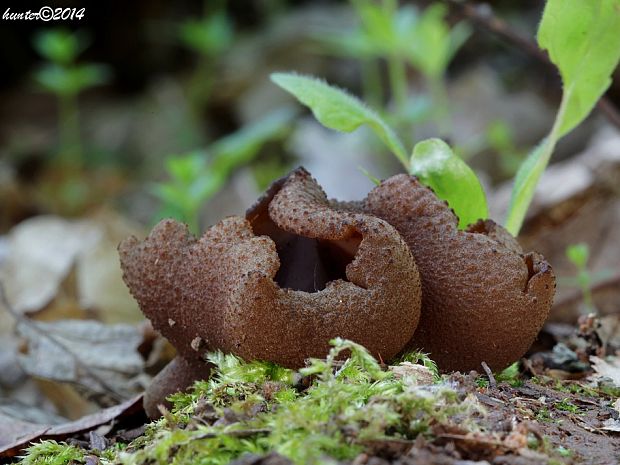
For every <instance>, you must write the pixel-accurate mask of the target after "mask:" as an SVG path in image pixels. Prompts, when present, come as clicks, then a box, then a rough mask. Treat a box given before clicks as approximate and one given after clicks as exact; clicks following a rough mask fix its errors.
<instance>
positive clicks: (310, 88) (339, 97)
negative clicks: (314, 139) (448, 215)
mask: <svg viewBox="0 0 620 465" xmlns="http://www.w3.org/2000/svg"><path fill="white" fill-rule="evenodd" d="M271 80H272V81H273V82H274V83H276V84H277V85H278V86H280V87H282V88H283V89H284V90H286V91H287V92H290V93H291V94H293V95H294V96H295V97H296V98H297V99H298V100H299V101H300V102H301V103H303V104H304V105H306V106H307V107H309V108H310V109H311V110H312V113H313V114H314V116H315V117H316V119H317V120H318V121H319V122H320V123H321V124H323V125H324V126H326V127H328V128H330V129H335V130H336V131H342V132H352V131H355V130H356V129H357V128H359V127H360V126H361V125H363V124H367V125H369V126H370V127H371V128H372V129H373V131H374V132H375V133H376V134H377V136H379V138H380V139H381V140H382V141H383V142H384V143H385V144H386V145H387V146H388V148H389V149H390V150H391V151H392V152H393V153H394V155H396V157H397V158H398V159H399V160H400V161H401V163H402V164H403V165H404V166H405V167H407V168H408V166H409V161H408V160H407V155H406V151H405V147H404V146H403V144H402V142H401V141H400V139H399V138H398V136H397V135H396V134H395V133H394V131H393V130H392V128H390V127H389V126H388V125H387V124H386V123H385V121H383V120H382V119H381V117H380V116H379V115H378V114H377V113H375V112H374V111H372V110H371V109H369V108H368V107H367V106H366V105H365V104H364V103H363V102H362V101H361V100H359V99H358V98H356V97H353V96H351V95H349V94H347V93H346V92H345V91H343V90H341V89H338V88H336V87H333V86H330V85H329V84H327V83H326V82H324V81H321V80H319V79H316V78H313V77H308V76H301V75H298V74H294V73H274V74H272V75H271Z"/></svg>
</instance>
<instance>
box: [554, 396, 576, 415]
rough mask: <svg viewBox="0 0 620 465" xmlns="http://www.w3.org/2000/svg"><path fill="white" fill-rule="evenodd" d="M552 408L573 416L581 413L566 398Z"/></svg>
mask: <svg viewBox="0 0 620 465" xmlns="http://www.w3.org/2000/svg"><path fill="white" fill-rule="evenodd" d="M554 406H555V408H556V409H558V410H562V411H563V412H569V413H574V414H580V413H582V412H581V409H580V408H579V407H577V406H576V405H575V404H573V403H572V402H571V401H570V399H568V398H565V399H562V400H561V401H559V402H556V403H555V404H554Z"/></svg>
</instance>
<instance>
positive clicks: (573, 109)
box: [538, 0, 620, 137]
mask: <svg viewBox="0 0 620 465" xmlns="http://www.w3.org/2000/svg"><path fill="white" fill-rule="evenodd" d="M538 44H539V45H540V47H541V48H542V49H545V50H547V51H548V52H549V58H550V59H551V61H552V62H553V63H554V64H555V65H556V66H557V67H558V68H559V69H560V74H561V75H562V82H563V84H564V99H565V100H566V105H565V109H564V112H563V115H562V118H561V121H560V128H559V135H560V137H561V136H563V135H565V134H566V133H568V132H569V131H570V130H571V129H573V128H574V127H575V126H577V125H578V124H579V123H580V122H581V121H583V119H584V118H586V117H587V116H588V114H589V113H590V111H591V110H592V108H593V107H594V105H595V104H596V102H597V101H598V99H599V98H600V97H601V95H603V93H604V92H605V91H606V90H607V88H608V87H609V85H610V84H611V77H610V76H611V74H612V72H613V71H614V69H615V68H616V66H617V64H618V60H619V59H620V1H619V0H587V1H580V0H549V1H547V4H546V6H545V11H544V13H543V18H542V21H541V23H540V27H539V29H538Z"/></svg>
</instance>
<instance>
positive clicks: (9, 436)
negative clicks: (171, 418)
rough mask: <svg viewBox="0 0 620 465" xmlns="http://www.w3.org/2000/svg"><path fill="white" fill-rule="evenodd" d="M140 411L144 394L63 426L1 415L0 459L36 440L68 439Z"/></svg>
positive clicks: (10, 455)
mask: <svg viewBox="0 0 620 465" xmlns="http://www.w3.org/2000/svg"><path fill="white" fill-rule="evenodd" d="M141 410H142V394H140V395H137V396H135V397H133V398H131V399H128V400H126V401H125V402H123V403H121V404H118V405H115V406H113V407H109V408H106V409H103V410H101V411H99V412H97V413H93V414H92V415H87V416H85V417H82V418H80V419H79V420H76V421H72V422H70V423H64V424H60V425H38V424H35V423H28V422H23V421H19V420H15V419H14V418H10V417H5V416H3V415H2V414H0V458H7V457H14V456H15V455H17V454H19V453H20V452H21V451H22V450H23V449H24V448H25V447H28V445H29V444H30V443H31V442H33V441H38V440H43V439H58V440H61V439H65V438H66V437H68V436H70V435H73V434H76V433H80V432H84V431H89V430H92V429H94V428H97V427H98V426H101V425H103V424H105V423H108V422H110V421H113V420H116V419H118V418H119V417H122V416H128V415H131V414H134V413H138V412H140V411H141Z"/></svg>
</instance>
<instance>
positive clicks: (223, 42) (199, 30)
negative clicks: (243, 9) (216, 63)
mask: <svg viewBox="0 0 620 465" xmlns="http://www.w3.org/2000/svg"><path fill="white" fill-rule="evenodd" d="M179 38H180V39H181V41H182V42H183V44H184V45H185V46H187V47H188V48H191V49H193V50H194V51H196V52H198V53H201V54H203V55H205V56H217V55H219V54H221V53H222V52H224V51H225V50H226V49H227V48H228V47H229V46H230V44H231V43H232V41H233V38H234V30H233V25H232V23H231V21H230V18H229V17H228V15H227V14H226V12H225V11H218V12H217V13H214V14H212V15H209V16H208V17H206V18H204V19H200V20H188V21H186V22H184V23H183V24H182V25H181V27H180V30H179Z"/></svg>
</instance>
